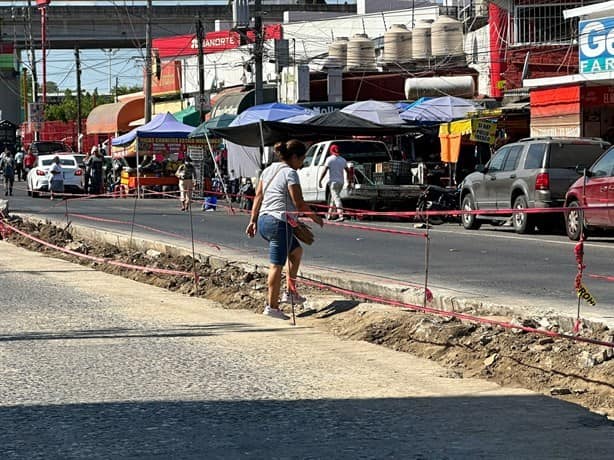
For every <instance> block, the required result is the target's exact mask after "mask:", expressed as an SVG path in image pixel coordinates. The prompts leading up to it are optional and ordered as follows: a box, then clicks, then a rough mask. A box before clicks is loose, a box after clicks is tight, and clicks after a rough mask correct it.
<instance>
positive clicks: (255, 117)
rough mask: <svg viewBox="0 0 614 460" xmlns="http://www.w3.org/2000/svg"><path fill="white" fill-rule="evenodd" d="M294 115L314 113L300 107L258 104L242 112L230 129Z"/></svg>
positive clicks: (273, 103)
mask: <svg viewBox="0 0 614 460" xmlns="http://www.w3.org/2000/svg"><path fill="white" fill-rule="evenodd" d="M296 115H312V116H313V115H316V113H315V112H314V111H313V110H311V109H307V108H305V107H301V106H300V105H292V104H281V103H279V102H272V103H270V104H260V105H255V106H253V107H250V108H248V109H247V110H244V111H243V112H241V113H240V114H239V115H237V118H235V119H234V120H233V121H232V123H230V126H231V127H234V126H243V125H249V124H250V123H258V122H259V121H281V120H283V119H285V118H290V117H294V116H296Z"/></svg>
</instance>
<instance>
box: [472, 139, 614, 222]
mask: <svg viewBox="0 0 614 460" xmlns="http://www.w3.org/2000/svg"><path fill="white" fill-rule="evenodd" d="M608 146H609V144H608V143H607V142H605V141H603V140H601V139H596V138H590V139H589V138H559V137H535V138H527V139H522V140H520V141H519V142H514V143H511V144H507V145H505V146H503V147H501V148H500V149H499V150H497V152H495V154H494V155H493V156H492V158H491V159H490V161H489V162H488V163H487V164H486V166H478V169H477V171H476V172H474V173H471V174H469V175H468V176H467V177H466V178H465V179H464V181H463V182H462V184H461V197H460V200H461V208H462V209H463V210H467V211H471V210H477V209H481V210H497V211H501V210H511V209H517V210H522V209H527V208H552V207H562V206H563V205H564V204H565V194H566V192H567V189H568V188H569V186H570V185H571V184H572V183H573V182H574V181H575V180H576V179H577V178H578V172H577V170H578V169H583V168H587V167H589V166H590V165H591V164H593V163H594V162H595V160H596V159H597V158H599V156H600V155H601V154H602V153H603V151H604V150H605V149H606V148H607V147H608ZM509 216H512V223H513V226H514V229H515V230H516V232H517V233H531V232H533V231H534V230H535V228H536V226H537V227H539V228H540V230H546V229H548V228H552V227H553V226H555V225H557V224H558V223H559V222H560V224H561V226H562V224H563V219H562V218H560V216H559V215H558V214H553V213H542V214H539V213H512V212H511V211H510V213H509V214H507V213H503V214H490V215H489V214H488V213H485V214H480V215H475V214H465V215H463V218H462V222H463V226H464V227H465V228H466V229H478V228H479V227H480V225H481V224H482V223H483V222H490V223H492V224H495V225H497V224H501V223H502V222H503V221H504V220H506V219H508V218H509Z"/></svg>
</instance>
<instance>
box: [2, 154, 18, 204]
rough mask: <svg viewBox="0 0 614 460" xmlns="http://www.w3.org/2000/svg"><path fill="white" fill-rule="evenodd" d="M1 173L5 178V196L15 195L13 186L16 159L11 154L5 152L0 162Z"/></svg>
mask: <svg viewBox="0 0 614 460" xmlns="http://www.w3.org/2000/svg"><path fill="white" fill-rule="evenodd" d="M0 171H2V176H3V177H4V196H8V195H11V196H12V195H13V184H14V183H15V159H14V158H13V154H12V153H11V152H5V153H4V156H3V157H2V160H0Z"/></svg>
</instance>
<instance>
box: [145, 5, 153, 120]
mask: <svg viewBox="0 0 614 460" xmlns="http://www.w3.org/2000/svg"><path fill="white" fill-rule="evenodd" d="M151 1H152V0H147V23H146V26H145V88H144V92H145V123H149V122H150V121H151Z"/></svg>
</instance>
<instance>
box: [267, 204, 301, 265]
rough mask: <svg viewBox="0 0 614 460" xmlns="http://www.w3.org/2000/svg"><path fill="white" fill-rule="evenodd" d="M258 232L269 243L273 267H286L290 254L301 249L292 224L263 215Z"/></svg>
mask: <svg viewBox="0 0 614 460" xmlns="http://www.w3.org/2000/svg"><path fill="white" fill-rule="evenodd" d="M258 231H259V232H260V236H262V238H264V239H265V240H267V241H268V242H269V260H270V262H271V263H272V264H273V265H285V264H286V259H287V258H288V254H290V253H291V252H292V251H294V250H295V249H296V248H300V247H301V245H300V243H299V242H298V240H297V239H296V238H295V237H294V234H293V232H292V227H291V226H290V224H287V223H286V222H284V221H283V220H279V219H276V218H275V217H273V216H269V215H267V214H264V215H261V216H260V217H259V218H258Z"/></svg>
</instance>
